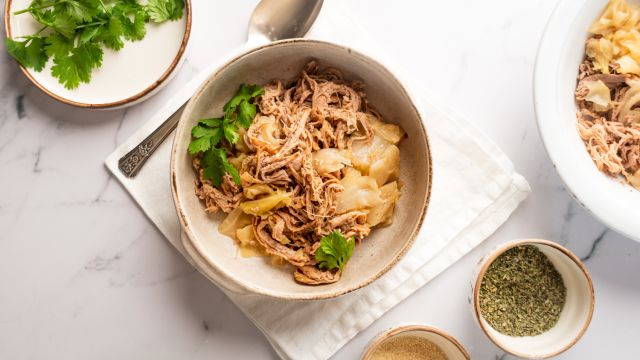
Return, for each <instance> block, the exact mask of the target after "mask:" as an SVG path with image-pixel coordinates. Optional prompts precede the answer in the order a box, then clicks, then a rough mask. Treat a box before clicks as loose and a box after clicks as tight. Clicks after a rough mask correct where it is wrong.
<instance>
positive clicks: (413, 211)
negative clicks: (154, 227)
mask: <svg viewBox="0 0 640 360" xmlns="http://www.w3.org/2000/svg"><path fill="white" fill-rule="evenodd" d="M311 59H316V60H317V61H318V62H319V64H320V65H321V66H322V67H325V66H332V67H337V68H339V69H340V70H341V71H342V72H343V73H344V75H345V77H346V78H347V79H349V80H361V81H364V82H365V83H366V84H367V90H366V91H367V96H368V99H369V102H370V104H371V105H372V106H373V107H374V108H375V109H376V110H378V111H379V112H380V113H381V114H382V115H383V116H384V118H385V120H386V121H388V122H391V123H395V124H398V125H400V126H402V128H404V130H405V131H406V132H407V134H408V137H407V138H406V139H404V140H403V141H402V142H401V144H400V151H401V164H400V167H401V175H400V181H401V182H402V183H403V187H402V196H401V197H400V200H399V202H398V204H397V206H396V212H395V216H394V221H393V224H392V225H390V226H388V227H385V228H380V229H374V230H373V231H372V232H371V234H370V235H369V236H368V237H367V238H365V240H364V241H363V242H362V243H361V244H359V245H358V246H356V250H355V251H354V253H353V256H352V258H351V260H350V261H349V265H348V267H347V270H346V271H345V273H344V274H343V276H342V278H341V279H340V280H339V281H338V282H336V283H333V284H328V285H321V286H309V285H301V284H298V283H296V282H295V281H294V279H293V276H292V272H293V268H291V267H289V266H273V265H271V264H270V262H269V261H268V260H267V259H265V258H260V257H253V258H243V257H242V256H240V254H239V253H238V249H237V247H236V245H235V244H234V242H233V240H232V239H230V238H228V237H226V236H224V235H222V234H220V233H219V232H218V230H217V228H218V224H219V223H220V221H221V220H222V219H223V218H224V215H222V214H217V215H209V214H207V213H205V211H204V205H203V204H202V203H201V201H200V200H199V199H198V198H197V197H196V196H195V194H194V180H195V173H194V171H193V168H192V166H191V156H190V155H189V154H188V153H187V146H188V144H189V142H190V141H191V131H190V130H191V128H192V127H193V126H194V125H195V124H196V122H197V121H198V119H201V118H204V117H210V116H219V115H220V114H221V113H222V111H221V109H222V106H223V105H224V103H225V102H226V101H227V100H228V99H229V98H230V97H231V96H232V95H233V94H234V93H235V91H236V90H237V89H238V87H239V86H240V84H242V83H253V84H265V83H268V82H270V81H272V80H274V79H283V80H293V79H296V78H297V77H298V75H299V73H300V70H301V69H302V68H303V66H304V65H305V64H306V63H307V62H308V61H309V60H311ZM431 164H432V162H431V154H430V150H429V142H428V139H427V133H426V130H425V127H424V125H423V122H422V118H421V116H420V114H419V113H418V110H417V109H416V106H414V101H413V100H412V98H411V96H410V94H409V93H408V92H407V90H406V89H405V87H404V86H403V85H402V84H401V83H400V81H399V80H398V79H397V78H396V77H395V76H394V75H393V74H391V73H390V72H389V71H388V70H387V69H386V68H385V67H384V66H383V65H381V64H380V63H378V62H376V61H375V60H372V59H371V58H369V57H367V56H366V55H363V54H361V53H359V52H356V51H353V50H351V49H349V48H346V47H342V46H338V45H334V44H330V43H326V42H320V41H313V40H304V39H295V40H283V41H279V42H275V43H271V44H268V45H264V46H262V47H258V48H256V49H252V50H249V51H247V52H245V53H243V54H242V55H239V56H238V57H236V58H234V59H233V60H231V61H229V62H228V63H227V64H225V65H223V66H222V67H220V68H219V69H218V70H217V71H215V72H214V73H213V74H211V76H210V77H209V78H208V79H207V80H206V81H205V82H204V83H203V84H202V85H201V87H200V88H199V89H198V91H197V92H196V93H195V94H194V96H193V98H192V99H191V101H190V102H189V103H188V105H187V107H186V108H185V110H184V113H183V115H182V118H181V119H180V123H179V125H178V128H177V130H176V135H175V140H174V144H173V150H172V157H171V188H172V192H173V198H174V202H175V205H176V209H177V212H178V215H179V218H180V221H181V223H182V226H183V229H184V231H185V233H186V235H187V242H189V244H187V245H188V247H189V248H190V249H191V252H192V257H194V258H195V257H197V258H198V259H199V260H200V261H201V262H203V263H206V265H207V266H206V268H207V269H208V271H209V272H212V273H215V274H216V276H215V278H216V279H219V280H217V281H216V283H218V285H220V286H223V287H225V288H227V289H229V290H232V291H234V292H239V293H253V294H262V295H267V296H271V297H275V298H281V299H290V300H317V299H326V298H332V297H336V296H340V295H342V294H346V293H348V292H350V291H353V290H356V289H359V288H361V287H363V286H366V285H368V284H370V283H371V282H373V281H374V280H376V279H377V278H379V277H380V276H382V275H383V274H384V273H385V272H387V271H388V270H389V269H390V268H391V267H393V266H394V265H395V264H396V263H397V262H398V260H400V258H401V257H402V256H403V255H404V254H405V253H406V252H407V251H408V250H409V248H410V247H411V245H412V244H413V242H414V240H415V237H416V235H417V233H418V230H419V228H420V226H421V225H422V222H423V220H424V216H425V213H426V210H427V205H428V203H429V196H430V192H431V178H432V168H431ZM200 267H201V268H202V267H204V266H200ZM210 278H212V276H210Z"/></svg>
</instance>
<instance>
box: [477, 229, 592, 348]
mask: <svg viewBox="0 0 640 360" xmlns="http://www.w3.org/2000/svg"><path fill="white" fill-rule="evenodd" d="M522 245H544V246H549V247H551V248H554V249H556V250H558V251H560V253H562V254H563V255H564V256H566V257H567V258H569V259H570V260H571V261H573V262H574V263H575V264H576V265H577V266H578V268H579V269H580V270H581V273H582V275H583V276H584V278H585V279H586V280H587V284H588V286H589V290H590V297H589V316H587V319H586V320H585V323H584V325H583V326H582V328H581V329H580V332H579V333H578V334H577V335H576V336H575V337H574V338H573V339H572V341H571V342H569V343H568V344H567V345H566V346H565V347H563V348H562V349H560V350H558V351H555V352H552V353H548V354H544V355H541V356H532V355H530V354H524V353H519V352H517V351H514V350H513V349H510V348H507V347H506V346H504V345H503V344H502V342H501V341H500V340H498V339H496V338H495V337H494V336H493V335H491V332H490V331H489V330H488V329H487V327H488V326H490V325H488V324H485V323H484V322H483V321H482V319H481V318H482V314H481V311H480V285H481V284H482V279H483V278H484V274H485V273H486V272H487V269H489V266H490V265H491V264H492V263H493V262H494V261H495V260H496V259H497V258H498V257H499V256H500V255H502V254H503V253H504V252H505V251H507V250H509V249H513V248H515V247H518V246H522ZM480 261H481V264H482V267H481V269H480V270H479V271H478V273H477V274H476V278H475V279H474V283H473V313H474V316H475V318H476V322H477V323H478V324H479V325H480V328H481V329H482V332H483V333H484V334H485V336H487V337H488V338H489V339H490V340H491V341H492V342H493V343H494V344H495V345H496V346H497V347H499V348H500V349H502V350H504V351H505V352H507V353H509V354H512V355H515V356H519V357H522V358H527V359H546V358H550V357H554V356H557V355H559V354H562V353H563V352H565V351H567V350H569V349H570V348H572V347H573V346H574V345H575V344H576V343H577V342H578V340H580V339H581V338H582V336H583V335H584V333H585V332H586V331H587V329H588V328H589V325H590V324H591V319H592V318H593V311H594V310H595V303H596V298H595V290H594V287H593V280H592V279H591V275H590V274H589V270H587V267H586V266H585V264H584V263H583V262H582V260H580V258H578V257H577V256H576V255H575V254H574V253H573V252H571V251H570V250H569V249H567V248H565V247H564V246H562V245H560V244H558V243H556V242H553V241H550V240H543V239H521V240H513V241H509V242H507V243H504V244H502V245H500V246H498V247H497V248H495V249H493V250H491V252H490V253H489V254H488V255H487V256H486V257H483V258H482V260H480Z"/></svg>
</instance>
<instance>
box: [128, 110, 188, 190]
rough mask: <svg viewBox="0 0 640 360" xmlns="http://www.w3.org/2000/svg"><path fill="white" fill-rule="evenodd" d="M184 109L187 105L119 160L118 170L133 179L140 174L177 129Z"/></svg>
mask: <svg viewBox="0 0 640 360" xmlns="http://www.w3.org/2000/svg"><path fill="white" fill-rule="evenodd" d="M184 107H185V105H182V106H180V107H179V108H178V110H176V112H174V113H173V115H171V116H169V118H168V119H167V120H165V122H163V123H162V125H160V127H158V128H157V129H156V130H155V131H154V132H152V133H151V134H149V136H147V137H146V138H145V139H144V140H142V142H140V144H138V145H137V146H136V147H134V148H133V149H132V150H131V151H129V152H128V153H127V154H126V155H124V156H123V157H121V158H120V160H118V169H120V171H122V173H123V174H124V175H125V176H126V177H129V178H132V177H134V176H136V175H137V174H138V172H139V171H140V169H141V168H142V165H144V163H145V162H146V161H147V159H149V156H151V154H153V152H154V151H155V150H156V149H157V148H158V146H160V144H162V142H163V141H164V139H166V138H167V136H169V134H171V132H172V131H173V129H175V128H176V126H177V125H178V121H179V120H180V115H182V110H184Z"/></svg>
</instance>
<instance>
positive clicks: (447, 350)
mask: <svg viewBox="0 0 640 360" xmlns="http://www.w3.org/2000/svg"><path fill="white" fill-rule="evenodd" d="M397 336H419V337H422V338H425V339H426V340H429V341H431V342H432V343H433V344H435V345H436V346H437V347H439V348H440V350H442V352H443V353H444V354H445V355H446V356H447V358H448V359H449V360H471V357H470V356H469V353H467V350H465V348H464V346H462V344H461V343H460V342H459V341H458V340H456V339H455V338H454V337H453V336H451V335H449V334H448V333H446V332H444V331H442V330H440V329H438V328H435V327H431V326H426V325H401V326H398V327H395V328H391V329H389V330H387V331H385V332H383V333H381V334H380V335H378V336H376V337H375V338H374V339H373V340H372V341H371V342H370V343H369V345H368V346H367V347H366V348H365V351H364V353H363V354H362V360H370V359H371V357H372V356H373V354H374V352H375V350H376V349H377V348H378V347H379V346H380V345H381V344H382V343H383V342H384V341H385V340H388V339H391V338H395V337H397Z"/></svg>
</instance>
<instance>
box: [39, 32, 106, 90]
mask: <svg viewBox="0 0 640 360" xmlns="http://www.w3.org/2000/svg"><path fill="white" fill-rule="evenodd" d="M101 64H102V49H101V48H100V47H99V46H98V45H96V44H93V43H89V44H84V45H80V46H78V47H76V48H74V49H73V50H72V51H71V55H70V56H56V57H55V58H54V59H53V66H52V67H51V75H53V76H54V77H56V78H58V80H59V81H60V83H62V84H63V85H64V87H65V88H67V89H75V88H77V87H78V86H79V85H80V83H88V82H89V81H91V71H92V70H93V69H94V68H97V67H99V66H100V65H101Z"/></svg>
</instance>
